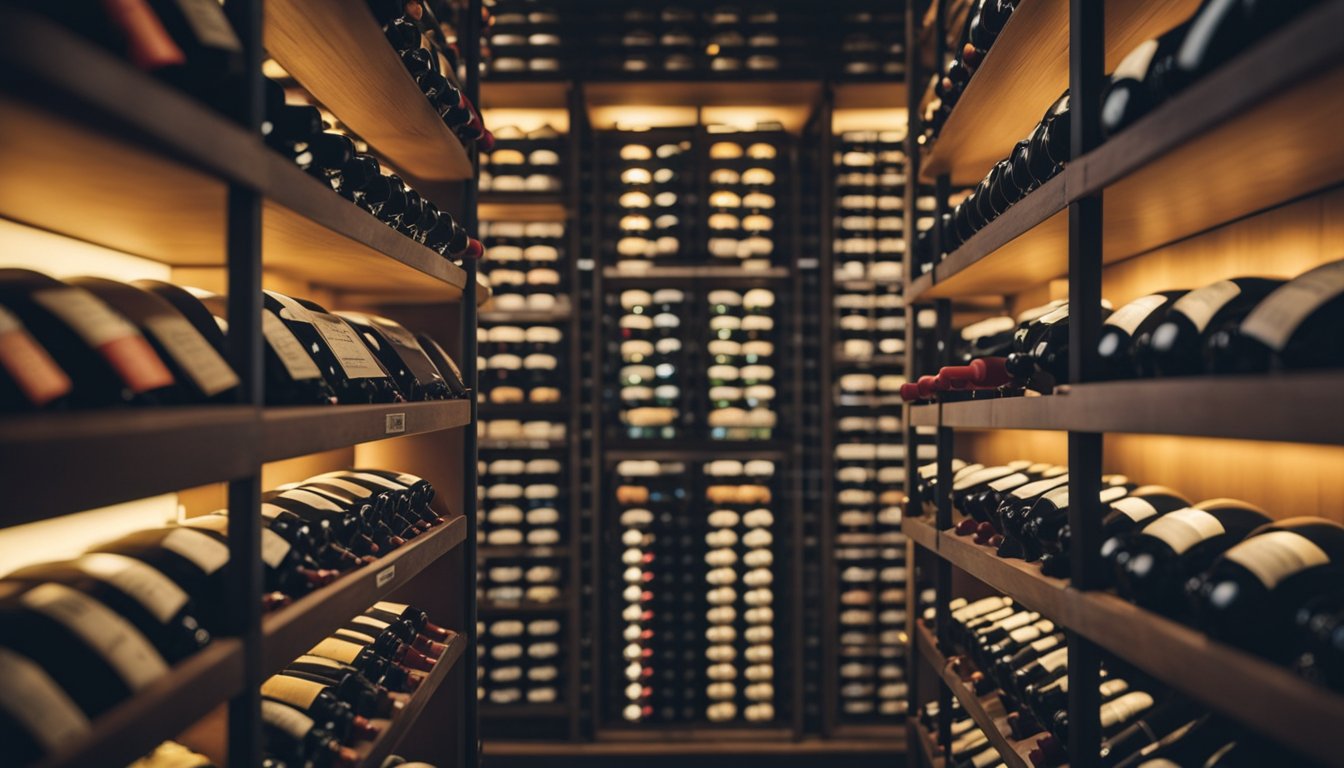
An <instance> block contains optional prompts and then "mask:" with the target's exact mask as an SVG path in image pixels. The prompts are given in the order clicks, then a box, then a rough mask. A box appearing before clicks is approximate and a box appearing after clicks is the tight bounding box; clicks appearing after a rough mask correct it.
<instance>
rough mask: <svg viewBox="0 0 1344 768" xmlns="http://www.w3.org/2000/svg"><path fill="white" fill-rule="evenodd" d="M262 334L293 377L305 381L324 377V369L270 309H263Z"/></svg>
mask: <svg viewBox="0 0 1344 768" xmlns="http://www.w3.org/2000/svg"><path fill="white" fill-rule="evenodd" d="M261 334H262V335H263V336H265V337H266V343H267V344H269V345H271V351H272V352H274V353H275V356H276V357H278V358H280V362H281V363H282V364H283V365H284V366H285V370H286V371H288V372H289V377H290V378H291V379H294V380H295V381H305V380H308V379H320V378H322V371H321V370H319V369H318V367H317V363H314V362H313V358H311V357H309V356H308V352H307V351H305V350H304V348H303V344H301V343H300V342H299V340H298V339H297V338H295V336H294V334H293V333H291V332H290V330H289V329H288V328H286V327H285V323H284V321H282V320H281V319H280V318H278V317H276V316H275V313H274V312H272V311H270V310H269V309H263V310H261Z"/></svg>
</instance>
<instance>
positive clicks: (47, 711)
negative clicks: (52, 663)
mask: <svg viewBox="0 0 1344 768" xmlns="http://www.w3.org/2000/svg"><path fill="white" fill-rule="evenodd" d="M0 680H4V681H5V684H4V685H0V710H4V711H5V712H7V713H9V715H10V716H11V717H13V718H14V719H15V720H17V721H18V722H19V723H20V724H21V725H22V726H23V728H24V730H26V731H27V732H28V733H29V734H30V735H32V737H33V740H34V741H36V742H37V743H38V744H41V745H42V747H43V748H44V749H45V750H46V751H48V752H54V751H56V750H57V749H59V748H61V747H64V746H66V745H67V744H70V743H72V742H77V741H79V740H80V739H82V738H84V737H85V736H86V735H87V734H88V732H89V731H90V730H91V727H92V726H91V725H90V724H89V718H88V717H87V716H85V714H84V711H83V710H81V709H80V708H79V705H77V704H75V702H74V701H72V700H71V699H70V696H69V695H67V694H66V692H65V691H64V690H63V689H62V688H61V686H60V685H58V684H57V683H56V681H55V680H52V679H51V677H50V676H49V675H47V673H46V670H44V669H42V667H41V666H40V665H38V664H37V663H36V662H34V661H33V660H31V659H29V658H27V657H25V656H21V655H19V654H17V653H14V652H13V651H11V650H9V649H8V648H0Z"/></svg>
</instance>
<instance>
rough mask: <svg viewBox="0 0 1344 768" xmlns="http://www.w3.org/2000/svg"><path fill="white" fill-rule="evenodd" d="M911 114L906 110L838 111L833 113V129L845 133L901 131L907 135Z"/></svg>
mask: <svg viewBox="0 0 1344 768" xmlns="http://www.w3.org/2000/svg"><path fill="white" fill-rule="evenodd" d="M908 118H909V114H908V112H907V111H906V110H905V109H903V108H902V109H837V110H835V111H834V112H832V113H831V127H832V129H834V131H835V132H836V133H842V132H844V131H900V132H901V134H902V136H904V134H905V127H906V125H907V124H908V122H909V120H908Z"/></svg>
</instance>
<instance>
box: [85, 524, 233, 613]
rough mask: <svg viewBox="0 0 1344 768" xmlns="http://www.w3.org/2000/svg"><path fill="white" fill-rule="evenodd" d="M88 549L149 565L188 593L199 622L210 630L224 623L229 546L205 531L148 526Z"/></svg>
mask: <svg viewBox="0 0 1344 768" xmlns="http://www.w3.org/2000/svg"><path fill="white" fill-rule="evenodd" d="M89 552H90V553H96V552H102V553H107V554H111V555H123V556H125V557H130V558H134V559H136V560H140V561H141V562H144V563H146V564H148V565H150V566H152V567H153V568H154V569H155V570H157V571H159V572H160V573H162V574H163V575H165V576H167V577H168V578H170V579H172V580H173V581H174V582H175V583H176V584H177V586H179V587H181V588H182V591H184V592H186V593H187V594H188V595H190V596H191V599H192V605H193V606H195V608H196V611H197V613H198V614H199V615H198V616H197V618H198V620H199V621H200V623H201V626H203V627H205V628H206V629H207V630H210V631H211V632H214V633H218V632H219V631H220V630H221V628H223V627H224V626H225V618H226V617H225V615H224V606H225V605H226V604H227V602H228V601H227V600H226V598H225V595H226V594H227V573H226V571H227V566H228V563H229V548H228V546H227V545H225V544H222V543H220V542H219V540H218V539H216V538H215V537H213V536H211V535H209V534H208V533H205V532H204V531H196V530H192V529H191V528H183V527H181V526H169V527H165V528H152V529H149V530H143V531H136V532H134V533H129V534H126V535H125V536H122V537H120V538H118V539H114V540H112V541H108V542H104V543H102V544H98V545H95V546H92V547H89Z"/></svg>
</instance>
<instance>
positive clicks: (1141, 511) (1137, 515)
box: [1111, 496, 1157, 523]
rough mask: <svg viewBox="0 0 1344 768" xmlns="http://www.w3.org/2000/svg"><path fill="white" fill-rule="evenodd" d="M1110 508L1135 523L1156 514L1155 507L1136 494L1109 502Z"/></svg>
mask: <svg viewBox="0 0 1344 768" xmlns="http://www.w3.org/2000/svg"><path fill="white" fill-rule="evenodd" d="M1111 509H1114V510H1115V511H1117V512H1119V513H1120V514H1122V515H1124V516H1125V517H1128V518H1129V519H1130V520H1133V521H1134V522H1136V523H1141V522H1143V521H1144V520H1147V519H1148V518H1150V517H1153V516H1154V515H1156V514H1157V507H1154V506H1153V505H1152V504H1149V503H1148V502H1146V501H1144V500H1143V499H1141V498H1139V497H1137V496H1130V497H1128V498H1124V499H1120V500H1119V501H1113V502H1111Z"/></svg>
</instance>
